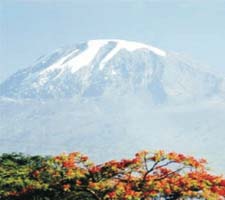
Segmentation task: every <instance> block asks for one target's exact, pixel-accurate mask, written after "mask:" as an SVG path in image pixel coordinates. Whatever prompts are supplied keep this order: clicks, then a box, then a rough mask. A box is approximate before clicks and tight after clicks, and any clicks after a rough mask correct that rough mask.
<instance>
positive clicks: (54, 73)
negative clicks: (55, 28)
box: [0, 40, 225, 104]
mask: <svg viewBox="0 0 225 200" xmlns="http://www.w3.org/2000/svg"><path fill="white" fill-rule="evenodd" d="M224 85H225V81H224V77H221V76H218V75H215V74H214V73H212V72H210V71H207V70H205V69H204V68H203V67H202V68H201V67H199V66H197V65H195V64H193V63H192V62H190V61H187V60H184V59H181V58H180V57H179V55H175V54H171V53H168V52H165V51H163V50H160V49H158V48H155V47H152V46H149V45H145V44H141V43H137V42H129V41H124V40H90V41H88V42H86V43H81V44H78V45H74V46H73V47H67V48H60V49H57V50H56V51H55V52H53V53H52V54H50V55H48V56H44V57H41V58H40V59H38V60H37V61H36V63H35V64H34V65H32V66H30V67H28V68H26V69H24V70H21V71H19V72H17V73H15V74H14V75H13V76H11V77H9V79H8V80H6V81H5V82H3V83H2V84H1V85H0V96H5V97H10V98H17V99H18V98H29V99H59V98H61V99H62V98H74V97H79V98H80V97H87V98H90V97H99V96H105V95H111V94H114V95H120V94H125V93H128V92H129V93H139V92H144V93H146V95H147V96H149V97H151V99H152V101H153V102H154V103H157V104H158V103H160V104H161V103H166V102H171V101H172V102H174V101H175V102H180V101H181V102H183V101H188V102H189V101H196V100H198V99H210V98H214V97H222V96H223V95H222V94H223V93H224V91H225V87H224Z"/></svg>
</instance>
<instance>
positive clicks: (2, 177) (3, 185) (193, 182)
mask: <svg viewBox="0 0 225 200" xmlns="http://www.w3.org/2000/svg"><path fill="white" fill-rule="evenodd" d="M0 164H1V166H0V199H23V200H26V199H29V200H30V199H54V200H57V199H73V200H74V199H75V200H76V199H77V200H78V199H79V200H81V199H82V200H126V199H127V200H157V199H165V200H175V199H191V198H193V199H208V200H219V199H221V200H222V199H224V196H225V179H223V177H222V176H215V175H212V174H209V173H208V172H207V170H206V169H205V165H206V161H205V160H203V159H200V160H197V159H195V158H194V157H192V156H185V155H183V154H177V153H175V152H170V153H165V152H164V151H157V152H148V151H142V152H139V153H137V154H136V155H135V157H134V158H132V159H123V160H121V161H116V160H112V161H109V162H106V163H103V164H100V165H95V164H94V163H93V162H91V161H90V160H89V159H88V157H87V156H85V155H83V154H81V153H79V152H75V153H70V154H61V155H59V156H56V157H40V156H35V157H29V156H23V155H16V154H13V155H12V154H9V155H8V154H4V155H2V157H1V159H0Z"/></svg>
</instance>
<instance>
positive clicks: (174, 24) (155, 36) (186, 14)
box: [0, 0, 225, 81]
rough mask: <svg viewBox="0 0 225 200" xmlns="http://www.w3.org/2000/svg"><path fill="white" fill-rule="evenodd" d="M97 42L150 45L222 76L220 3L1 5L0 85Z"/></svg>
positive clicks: (123, 0)
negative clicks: (50, 57)
mask: <svg viewBox="0 0 225 200" xmlns="http://www.w3.org/2000/svg"><path fill="white" fill-rule="evenodd" d="M98 38H117V39H126V40H135V41H139V42H144V43H148V44H152V45H155V46H157V47H160V48H162V49H165V50H170V51H176V52H180V53H184V54H187V55H188V56H190V57H192V58H193V59H195V60H197V61H200V62H201V63H203V64H208V65H211V66H212V67H214V68H216V69H217V70H218V71H220V72H224V73H225V61H224V60H225V58H224V56H225V0H0V81H2V80H4V79H5V78H6V77H7V76H9V75H10V74H12V73H13V72H15V71H16V70H18V69H20V68H24V67H27V66H29V65H30V64H32V63H33V62H34V60H35V59H36V58H38V57H40V56H41V55H43V54H46V53H49V52H51V51H52V50H54V49H56V48H58V47H60V46H65V45H70V44H74V43H77V42H82V41H86V40H89V39H98Z"/></svg>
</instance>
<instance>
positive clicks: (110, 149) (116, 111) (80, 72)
mask: <svg viewBox="0 0 225 200" xmlns="http://www.w3.org/2000/svg"><path fill="white" fill-rule="evenodd" d="M224 77H225V76H224V75H222V74H217V73H215V72H214V71H213V69H211V68H208V67H207V68H206V67H205V66H202V65H199V64H197V63H196V62H193V61H190V60H189V59H186V58H184V57H183V56H181V55H180V54H177V53H170V52H166V51H163V50H160V49H158V48H155V47H152V46H149V45H146V44H141V43H137V42H130V41H124V40H90V41H88V42H85V43H81V44H77V45H74V46H71V47H64V48H60V49H57V50H56V51H54V52H53V53H51V54H49V55H47V56H43V57H41V58H39V59H38V60H37V61H36V62H35V63H34V64H33V65H31V66H30V67H28V68H25V69H23V70H20V71H18V72H16V73H15V74H14V75H12V76H11V77H9V78H8V79H7V80H6V81H4V82H3V83H1V84H0V152H12V151H21V152H24V153H32V154H37V153H41V154H56V153H60V152H62V151H82V152H84V153H87V154H88V155H91V158H93V159H94V160H96V161H100V162H102V161H104V160H109V159H115V158H121V157H125V156H129V155H131V154H132V153H134V152H135V151H138V150H141V149H153V150H154V149H166V150H172V151H173V150H174V151H178V152H183V153H187V154H192V155H195V156H196V157H205V158H207V159H208V160H209V162H210V166H212V167H214V168H215V170H216V171H215V172H223V173H224V172H225V167H224V166H225V154H224V141H225V135H224V130H225V124H224V119H225V100H224V97H225V96H224V94H225V81H224Z"/></svg>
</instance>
